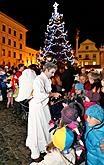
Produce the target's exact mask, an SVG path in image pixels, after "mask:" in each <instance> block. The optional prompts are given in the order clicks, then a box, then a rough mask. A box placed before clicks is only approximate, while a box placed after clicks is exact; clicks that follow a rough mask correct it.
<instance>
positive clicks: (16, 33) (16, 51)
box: [0, 12, 39, 67]
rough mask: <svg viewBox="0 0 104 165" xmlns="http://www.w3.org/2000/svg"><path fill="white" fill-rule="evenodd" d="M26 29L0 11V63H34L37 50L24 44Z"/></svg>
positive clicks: (26, 64)
mask: <svg viewBox="0 0 104 165" xmlns="http://www.w3.org/2000/svg"><path fill="white" fill-rule="evenodd" d="M27 31H28V30H27V29H26V27H25V26H23V25H22V24H20V23H19V22H17V21H15V20H14V19H12V18H11V17H9V16H7V15H6V14H4V13H2V12H0V65H8V66H9V67H10V66H18V64H19V63H24V65H25V66H28V65H30V64H34V63H36V58H37V56H38V55H39V51H37V50H34V49H32V48H29V47H27V46H26V32H27Z"/></svg>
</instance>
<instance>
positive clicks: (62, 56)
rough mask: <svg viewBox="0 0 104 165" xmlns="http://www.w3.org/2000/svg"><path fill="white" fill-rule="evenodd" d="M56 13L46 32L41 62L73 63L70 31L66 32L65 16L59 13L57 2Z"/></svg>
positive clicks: (53, 14)
mask: <svg viewBox="0 0 104 165" xmlns="http://www.w3.org/2000/svg"><path fill="white" fill-rule="evenodd" d="M53 7H54V13H52V17H51V18H50V19H49V25H47V32H45V41H44V48H43V49H41V50H40V59H39V62H42V61H44V62H48V61H55V62H58V61H71V62H72V61H73V54H72V49H71V44H69V41H68V31H66V32H65V30H64V25H65V22H64V21H63V14H59V13H58V11H57V10H58V4H57V3H56V2H55V3H54V5H53Z"/></svg>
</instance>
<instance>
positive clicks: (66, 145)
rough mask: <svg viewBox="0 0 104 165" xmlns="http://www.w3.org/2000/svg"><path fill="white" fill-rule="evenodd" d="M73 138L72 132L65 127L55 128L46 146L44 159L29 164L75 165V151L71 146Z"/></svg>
mask: <svg viewBox="0 0 104 165" xmlns="http://www.w3.org/2000/svg"><path fill="white" fill-rule="evenodd" d="M73 140H74V134H73V132H72V131H71V130H69V129H68V128H67V127H62V128H59V129H57V130H56V131H55V132H54V134H53V135H52V142H51V143H50V144H49V145H48V146H47V147H46V149H47V154H46V155H45V156H44V160H42V161H41V162H39V163H36V162H32V163H31V164H30V165H43V164H44V165H53V164H54V165H75V153H74V149H72V148H71V146H72V143H73Z"/></svg>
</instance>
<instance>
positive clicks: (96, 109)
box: [86, 104, 104, 122]
mask: <svg viewBox="0 0 104 165" xmlns="http://www.w3.org/2000/svg"><path fill="white" fill-rule="evenodd" d="M86 115H87V116H91V117H94V118H96V119H98V120H100V121H101V122H102V121H103V120H104V109H103V108H102V107H101V106H100V105H98V104H94V105H92V106H90V107H89V108H88V109H87V110H86Z"/></svg>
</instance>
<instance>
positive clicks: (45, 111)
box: [26, 72, 51, 159]
mask: <svg viewBox="0 0 104 165" xmlns="http://www.w3.org/2000/svg"><path fill="white" fill-rule="evenodd" d="M33 91H34V92H33V98H32V100H30V102H29V116H28V134H27V139H26V146H28V147H29V148H30V150H31V158H33V159H36V158H38V157H39V156H40V152H44V151H45V149H46V145H47V144H48V143H50V140H51V139H50V134H49V129H50V126H49V124H48V123H49V121H50V119H51V116H50V111H49V107H48V101H49V92H50V91H51V80H49V79H48V78H47V77H46V75H45V74H44V73H43V72H42V73H41V74H40V75H38V76H37V77H36V78H35V80H34V84H33Z"/></svg>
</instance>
